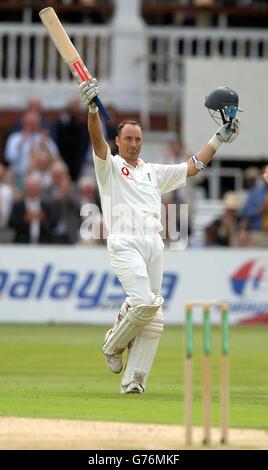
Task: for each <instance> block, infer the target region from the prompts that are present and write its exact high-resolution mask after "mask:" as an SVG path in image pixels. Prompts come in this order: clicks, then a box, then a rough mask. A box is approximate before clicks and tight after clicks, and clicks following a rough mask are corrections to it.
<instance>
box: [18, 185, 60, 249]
mask: <svg viewBox="0 0 268 470" xmlns="http://www.w3.org/2000/svg"><path fill="white" fill-rule="evenodd" d="M40 191H41V186H40V183H39V181H38V179H36V178H34V177H33V176H28V177H27V178H26V180H25V199H24V200H21V201H18V202H15V203H14V205H13V208H12V212H11V216H10V221H9V226H10V227H11V228H12V229H14V232H15V239H14V242H15V243H49V242H50V241H51V237H50V231H51V229H52V227H53V225H54V224H55V217H53V212H52V210H51V208H50V206H49V204H48V203H46V202H45V201H44V200H42V199H41V197H40Z"/></svg>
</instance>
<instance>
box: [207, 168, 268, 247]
mask: <svg viewBox="0 0 268 470" xmlns="http://www.w3.org/2000/svg"><path fill="white" fill-rule="evenodd" d="M244 178H245V192H244V194H237V193H235V192H232V191H228V192H226V193H225V195H224V197H223V203H224V213H223V215H222V216H221V217H220V218H218V219H216V220H215V221H213V222H212V223H211V224H209V225H208V226H207V227H206V231H205V234H206V237H205V245H206V246H227V247H258V248H268V181H265V180H264V178H262V171H260V170H259V169H258V168H257V167H249V168H248V169H247V170H246V171H245V175H244Z"/></svg>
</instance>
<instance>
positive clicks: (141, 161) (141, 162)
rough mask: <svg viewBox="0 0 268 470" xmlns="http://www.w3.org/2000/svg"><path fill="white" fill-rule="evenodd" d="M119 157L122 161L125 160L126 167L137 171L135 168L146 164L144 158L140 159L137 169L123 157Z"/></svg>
mask: <svg viewBox="0 0 268 470" xmlns="http://www.w3.org/2000/svg"><path fill="white" fill-rule="evenodd" d="M118 157H119V158H121V160H123V162H124V164H125V165H126V166H128V167H130V168H134V169H135V168H138V167H140V166H143V165H144V164H145V161H144V160H143V159H142V158H139V159H138V165H137V166H136V167H135V166H133V165H131V164H130V163H128V162H126V160H125V159H124V158H123V157H121V156H120V155H118Z"/></svg>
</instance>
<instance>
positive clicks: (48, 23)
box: [39, 7, 110, 121]
mask: <svg viewBox="0 0 268 470" xmlns="http://www.w3.org/2000/svg"><path fill="white" fill-rule="evenodd" d="M39 16H40V18H41V21H42V23H43V24H44V26H45V28H46V29H47V32H48V34H49V36H50V38H51V40H52V41H53V43H54V44H55V46H56V48H57V50H58V52H59V54H60V55H61V57H62V58H63V60H64V62H65V63H66V64H67V65H68V67H69V69H70V71H71V72H72V74H73V76H74V78H75V80H76V81H77V83H78V84H80V83H82V82H85V81H86V80H90V79H91V78H92V76H91V75H90V73H89V71H88V69H87V68H86V66H85V64H84V62H83V60H82V59H81V57H80V55H79V54H78V52H77V50H76V48H75V47H74V45H73V43H72V42H71V40H70V38H69V36H68V35H67V33H66V31H65V29H64V28H63V26H62V24H61V22H60V20H59V18H58V16H57V14H56V12H55V10H54V9H53V8H51V7H47V8H44V9H43V10H41V11H40V12H39ZM94 102H95V103H96V105H97V106H98V107H99V110H100V112H101V113H102V115H103V117H104V119H105V120H106V121H108V120H109V119H110V116H109V114H108V113H107V111H106V109H105V107H104V106H103V104H102V102H101V100H100V99H99V98H98V97H97V96H96V98H94Z"/></svg>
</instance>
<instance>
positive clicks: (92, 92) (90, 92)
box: [79, 78, 99, 113]
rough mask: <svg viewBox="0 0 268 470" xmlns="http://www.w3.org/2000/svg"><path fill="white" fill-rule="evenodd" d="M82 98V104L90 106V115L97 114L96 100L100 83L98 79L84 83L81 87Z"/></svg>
mask: <svg viewBox="0 0 268 470" xmlns="http://www.w3.org/2000/svg"><path fill="white" fill-rule="evenodd" d="M79 88H80V98H81V101H82V103H85V104H87V105H88V108H89V112H90V113H96V112H97V111H98V106H97V105H96V104H95V103H94V101H93V100H94V98H96V96H98V94H99V88H98V82H97V79H96V78H92V79H91V80H88V81H86V82H82V83H80V85H79Z"/></svg>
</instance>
